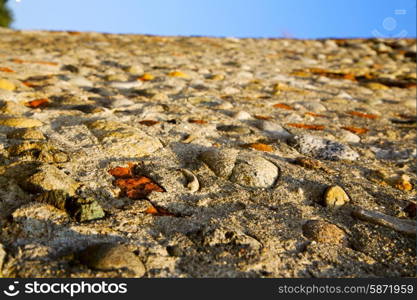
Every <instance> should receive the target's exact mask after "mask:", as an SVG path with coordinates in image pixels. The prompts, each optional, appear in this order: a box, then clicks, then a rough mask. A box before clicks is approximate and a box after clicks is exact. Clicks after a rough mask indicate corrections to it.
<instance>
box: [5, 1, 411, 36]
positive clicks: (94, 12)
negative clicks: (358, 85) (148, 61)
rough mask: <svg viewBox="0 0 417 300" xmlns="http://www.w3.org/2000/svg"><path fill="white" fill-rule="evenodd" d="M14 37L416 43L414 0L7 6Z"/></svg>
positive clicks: (12, 3) (32, 3) (15, 3)
mask: <svg viewBox="0 0 417 300" xmlns="http://www.w3.org/2000/svg"><path fill="white" fill-rule="evenodd" d="M9 6H10V7H11V8H12V10H13V12H14V15H15V19H16V20H15V22H14V23H13V27H14V28H16V29H47V30H75V31H99V32H108V33H138V34H155V35H203V36H234V37H294V38H325V37H337V38H344V37H373V36H379V37H397V36H398V37H399V36H401V37H404V36H406V37H413V38H415V37H416V1H415V0H20V1H19V0H10V1H9Z"/></svg>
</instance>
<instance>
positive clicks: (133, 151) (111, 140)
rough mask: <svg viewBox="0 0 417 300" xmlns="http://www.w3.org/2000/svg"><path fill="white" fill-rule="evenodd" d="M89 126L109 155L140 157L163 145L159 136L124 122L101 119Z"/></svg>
mask: <svg viewBox="0 0 417 300" xmlns="http://www.w3.org/2000/svg"><path fill="white" fill-rule="evenodd" d="M87 126H88V127H89V128H90V130H91V131H92V133H93V134H94V135H95V136H96V137H97V138H98V139H99V141H100V142H101V144H102V145H103V146H104V148H105V151H106V152H107V153H108V155H115V156H122V157H140V156H145V155H149V154H151V153H153V152H155V151H156V150H158V149H159V148H161V147H162V144H161V142H160V141H159V140H158V139H157V138H154V137H150V136H149V135H147V134H146V133H145V132H143V131H142V130H140V129H138V128H133V127H131V126H128V125H126V124H123V123H119V122H114V121H105V120H99V121H94V122H92V123H88V124H87Z"/></svg>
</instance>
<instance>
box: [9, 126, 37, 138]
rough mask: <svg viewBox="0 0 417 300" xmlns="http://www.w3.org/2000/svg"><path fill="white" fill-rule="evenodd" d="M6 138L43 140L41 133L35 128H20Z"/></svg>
mask: <svg viewBox="0 0 417 300" xmlns="http://www.w3.org/2000/svg"><path fill="white" fill-rule="evenodd" d="M7 137H8V138H9V139H21V140H45V136H44V135H43V133H42V131H40V130H39V129H36V128H22V129H17V130H14V131H12V132H10V133H9V134H8V135H7Z"/></svg>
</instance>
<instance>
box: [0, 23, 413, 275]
mask: <svg viewBox="0 0 417 300" xmlns="http://www.w3.org/2000/svg"><path fill="white" fill-rule="evenodd" d="M415 87H416V41H415V40H414V39H396V40H389V39H385V40H384V39H368V40H367V39H352V40H343V39H340V40H331V39H328V40H290V39H235V38H207V37H160V36H140V35H114V34H101V33H80V32H45V31H12V30H6V29H1V30H0V226H1V230H0V249H3V250H2V254H1V255H0V256H1V261H0V267H1V270H0V271H1V272H0V274H1V275H2V276H4V277H132V276H133V277H148V278H153V277H246V278H248V277H388V276H389V277H409V276H415V270H416V253H415V248H416V240H415V239H416V236H415V230H414V231H413V226H414V228H415V210H416V201H415V194H416V193H415V188H414V187H415V184H416V175H415V173H416V147H415V139H416V128H415V126H416V117H415V115H416V102H415V100H416V99H415V98H416V88H415ZM404 228H405V229H404Z"/></svg>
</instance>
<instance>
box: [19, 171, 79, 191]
mask: <svg viewBox="0 0 417 300" xmlns="http://www.w3.org/2000/svg"><path fill="white" fill-rule="evenodd" d="M32 172H33V175H31V176H29V177H28V178H25V179H24V180H23V181H22V182H21V185H22V186H23V188H24V189H25V190H27V191H29V192H31V193H39V192H44V191H52V190H64V191H65V192H67V193H68V194H70V195H73V194H74V193H75V190H76V189H77V188H78V186H79V183H77V182H76V181H75V180H73V179H72V178H71V177H69V176H68V175H66V174H65V173H64V172H62V171H61V170H59V169H58V168H57V167H54V166H52V165H48V164H43V165H41V166H39V167H38V168H36V169H35V170H33V171H32Z"/></svg>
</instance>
